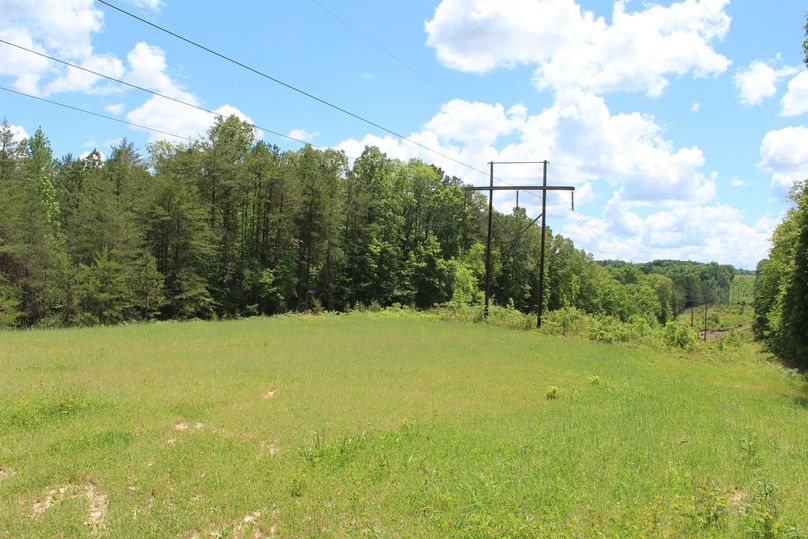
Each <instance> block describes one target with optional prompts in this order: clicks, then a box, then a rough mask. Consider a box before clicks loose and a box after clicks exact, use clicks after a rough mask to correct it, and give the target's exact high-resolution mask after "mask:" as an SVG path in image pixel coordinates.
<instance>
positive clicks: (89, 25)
mask: <svg viewBox="0 0 808 539" xmlns="http://www.w3.org/2000/svg"><path fill="white" fill-rule="evenodd" d="M0 13H2V14H3V16H2V22H1V23H0V37H2V38H3V39H5V40H7V41H10V42H12V43H16V44H18V45H21V46H24V47H26V48H29V49H32V50H36V51H39V52H50V53H52V54H54V55H56V56H59V57H62V58H65V59H68V60H73V61H84V60H87V59H89V58H91V57H92V56H93V48H92V44H91V38H92V35H93V34H94V33H96V32H99V31H101V29H102V26H103V20H104V16H103V13H102V12H101V11H100V10H99V9H97V8H96V6H95V3H94V2H93V0H35V1H32V0H0ZM3 49H4V50H3V54H0V75H8V76H11V77H14V79H15V81H14V86H15V87H16V88H17V89H18V90H20V91H23V92H27V93H35V94H43V93H46V91H45V90H43V89H41V88H40V82H41V80H42V79H43V78H44V77H46V76H48V75H49V74H56V76H57V77H59V78H61V80H60V81H59V82H57V83H56V85H57V86H56V87H57V88H58V89H60V90H64V89H68V88H69V89H72V88H71V86H70V85H69V82H71V81H76V82H77V83H78V85H79V89H81V88H82V87H84V86H85V85H86V83H87V80H86V78H85V77H81V76H78V77H77V75H76V74H74V73H66V72H65V70H64V69H63V68H60V67H57V66H55V65H49V64H48V62H47V60H45V59H43V58H41V57H36V56H34V55H32V54H30V53H28V52H25V51H21V50H19V49H13V48H12V47H9V46H8V45H3ZM106 59H107V60H108V58H106ZM104 60H105V57H99V58H97V59H96V60H94V62H95V63H96V65H97V63H98V62H103V61H104ZM57 80H58V79H57Z"/></svg>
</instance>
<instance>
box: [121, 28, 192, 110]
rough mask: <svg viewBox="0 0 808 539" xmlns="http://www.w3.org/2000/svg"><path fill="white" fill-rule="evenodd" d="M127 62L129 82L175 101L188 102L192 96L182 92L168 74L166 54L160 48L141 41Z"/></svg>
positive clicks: (127, 56)
mask: <svg viewBox="0 0 808 539" xmlns="http://www.w3.org/2000/svg"><path fill="white" fill-rule="evenodd" d="M126 60H127V61H128V62H129V72H128V73H127V75H126V80H127V81H128V82H131V83H132V84H136V85H138V86H143V87H145V88H148V89H150V90H154V91H155V92H160V93H161V94H165V95H167V96H169V97H173V98H175V99H182V100H183V101H187V100H188V98H189V96H190V94H188V92H185V91H184V90H182V88H181V87H180V86H179V85H178V84H177V83H175V82H174V81H173V80H172V79H171V76H170V75H169V74H168V63H167V62H166V53H165V52H164V51H163V49H161V48H160V47H158V46H156V45H149V44H148V43H145V42H143V41H141V42H139V43H137V44H136V45H135V46H134V47H133V48H132V50H131V51H129V52H128V53H127V55H126ZM194 104H196V103H194Z"/></svg>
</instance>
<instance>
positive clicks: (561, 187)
mask: <svg viewBox="0 0 808 539" xmlns="http://www.w3.org/2000/svg"><path fill="white" fill-rule="evenodd" d="M495 164H498V165H528V164H532V165H536V164H541V165H543V174H542V184H541V185H509V186H497V187H494V165H495ZM488 165H489V178H488V187H464V188H463V189H464V190H466V191H488V234H487V238H486V242H485V306H484V308H483V316H485V317H486V318H488V311H489V307H488V306H489V303H490V301H491V235H492V220H493V218H494V191H516V194H517V197H518V196H519V191H541V192H542V197H541V215H540V216H539V217H541V254H540V255H539V292H538V294H539V297H538V302H539V303H538V312H537V316H536V327H541V317H542V312H543V307H544V248H545V236H546V224H547V221H546V213H547V191H570V192H571V193H574V192H575V187H573V186H570V185H547V165H548V161H546V160H545V161H499V162H494V161H491V162H490V163H488ZM537 219H538V217H537V218H536V220H537ZM536 220H534V222H535V221H536Z"/></svg>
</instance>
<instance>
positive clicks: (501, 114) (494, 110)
mask: <svg viewBox="0 0 808 539" xmlns="http://www.w3.org/2000/svg"><path fill="white" fill-rule="evenodd" d="M526 118H527V109H526V108H525V106H524V105H514V106H513V107H511V108H509V109H508V110H507V111H505V109H504V108H503V106H502V105H501V104H499V103H497V104H496V105H489V104H488V103H479V102H476V103H470V102H468V101H464V100H462V99H452V100H451V101H449V102H448V103H446V104H444V105H443V106H442V107H441V108H440V112H438V114H437V115H436V116H435V117H433V118H432V119H431V120H430V121H429V123H427V124H426V129H427V130H428V131H430V132H431V133H434V134H435V135H436V136H437V137H438V140H440V141H442V142H450V141H455V142H461V143H463V144H464V145H466V146H471V147H473V148H477V147H484V146H487V145H490V144H493V143H494V142H495V141H496V139H497V138H499V137H500V136H502V135H509V134H510V133H511V132H513V131H514V130H515V129H517V128H519V127H520V126H522V125H524V123H525V119H526Z"/></svg>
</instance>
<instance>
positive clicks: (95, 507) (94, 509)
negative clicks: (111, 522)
mask: <svg viewBox="0 0 808 539" xmlns="http://www.w3.org/2000/svg"><path fill="white" fill-rule="evenodd" d="M84 497H85V498H86V499H87V504H88V505H89V506H90V514H89V516H88V518H87V520H85V521H84V523H85V524H87V525H88V526H90V528H91V530H92V535H93V537H97V536H98V535H100V533H101V532H102V531H104V529H105V528H106V523H105V522H104V520H105V518H106V515H107V501H108V498H107V495H106V494H103V493H101V492H99V491H98V489H96V488H95V485H94V484H92V483H87V484H86V485H84Z"/></svg>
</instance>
